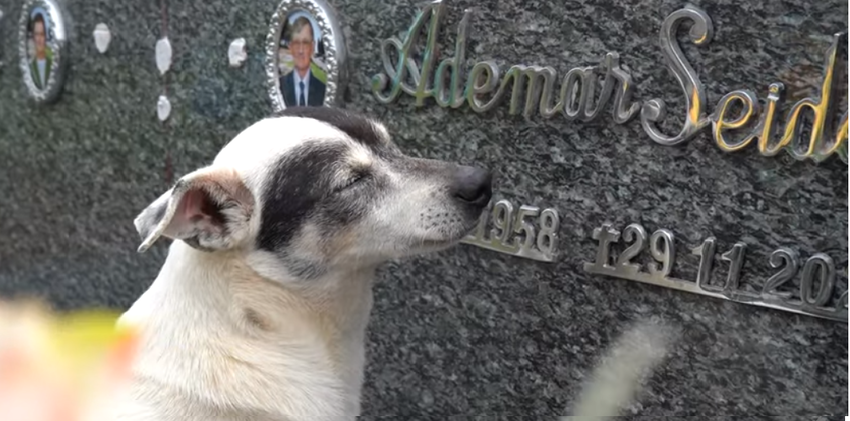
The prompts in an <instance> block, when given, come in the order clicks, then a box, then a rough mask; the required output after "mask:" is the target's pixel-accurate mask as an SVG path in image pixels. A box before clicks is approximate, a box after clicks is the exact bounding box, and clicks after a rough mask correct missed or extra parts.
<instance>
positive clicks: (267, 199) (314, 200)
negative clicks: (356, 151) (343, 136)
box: [257, 142, 346, 251]
mask: <svg viewBox="0 0 850 421" xmlns="http://www.w3.org/2000/svg"><path fill="white" fill-rule="evenodd" d="M345 153H346V149H345V145H344V144H342V143H327V142H307V143H305V144H303V145H300V146H298V147H296V148H295V149H293V150H292V151H291V152H290V153H287V154H286V155H285V156H284V157H282V158H281V159H280V161H278V162H277V165H276V166H275V168H272V171H271V176H270V177H269V179H268V181H267V184H266V187H265V191H264V192H263V201H262V203H263V210H262V219H261V221H260V232H259V235H258V237H257V245H258V246H259V247H260V248H261V249H264V250H268V251H276V250H279V249H281V248H284V247H286V246H287V245H288V244H289V242H290V241H291V240H292V237H293V236H294V235H295V234H296V231H297V230H298V229H299V228H300V227H301V226H302V225H303V223H304V221H305V220H306V219H307V217H308V216H309V215H310V214H311V213H312V212H313V211H314V210H315V208H316V206H317V205H318V204H319V203H320V202H321V201H322V199H324V198H325V197H326V196H327V195H328V194H329V193H331V190H332V188H331V180H330V179H329V172H331V170H332V168H333V165H334V164H336V163H338V162H339V161H340V160H341V159H343V157H344V156H345Z"/></svg>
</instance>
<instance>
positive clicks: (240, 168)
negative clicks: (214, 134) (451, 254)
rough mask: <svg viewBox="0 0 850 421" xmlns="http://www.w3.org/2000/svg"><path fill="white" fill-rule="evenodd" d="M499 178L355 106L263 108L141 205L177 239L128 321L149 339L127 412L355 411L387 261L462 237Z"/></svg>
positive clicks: (343, 415) (162, 232) (238, 415)
mask: <svg viewBox="0 0 850 421" xmlns="http://www.w3.org/2000/svg"><path fill="white" fill-rule="evenodd" d="M492 178H493V177H492V174H491V172H490V171H488V170H485V169H481V168H475V167H470V166H463V165H457V164H454V163H448V162H442V161H437V160H429V159H419V158H413V157H410V156H406V155H405V154H403V153H402V152H401V151H400V149H399V148H398V147H397V146H396V145H395V144H394V143H393V141H392V139H391V136H390V134H389V132H388V131H387V129H386V127H385V126H384V125H382V124H381V123H380V122H378V121H376V120H373V119H371V118H368V117H366V116H364V115H361V114H357V113H353V112H349V111H345V110H342V109H333V108H326V107H316V108H313V107H296V108H289V109H287V110H285V111H284V112H282V113H280V114H279V115H275V116H273V117H269V118H265V119H263V120H260V121H258V122H256V123H254V124H253V125H251V126H250V127H248V128H247V129H245V130H244V131H242V132H241V133H240V134H238V135H237V136H236V137H235V138H233V139H232V140H231V141H230V142H229V143H228V144H227V145H226V146H224V148H222V149H221V151H220V152H219V153H218V155H217V156H216V157H215V159H214V160H213V163H212V164H211V165H209V166H207V167H204V168H201V169H198V170H196V171H194V172H191V173H189V174H187V175H185V176H183V177H182V178H180V179H179V180H178V181H177V182H176V183H175V184H174V186H173V187H172V188H171V189H169V190H168V191H166V192H165V193H164V194H162V195H161V196H160V197H159V198H157V199H156V200H155V201H153V203H151V204H150V205H149V206H148V207H147V208H146V209H144V210H143V211H142V212H141V213H140V214H139V215H138V217H137V218H136V219H135V221H134V224H135V226H136V229H137V231H138V232H139V234H140V236H141V237H142V240H143V241H142V244H141V246H140V247H139V252H144V251H145V250H147V249H148V248H149V247H151V245H153V244H154V243H155V242H156V241H157V240H158V239H159V238H161V237H166V238H170V239H172V240H173V242H172V243H171V245H170V247H169V251H168V256H167V258H166V260H165V262H164V264H163V266H162V269H161V270H160V272H159V274H158V276H157V277H156V279H155V280H154V282H153V283H152V284H151V286H150V287H149V288H148V289H147V290H146V291H145V292H144V293H143V294H142V295H141V296H140V297H139V299H138V300H137V301H136V302H135V303H134V304H133V305H132V306H131V307H130V309H128V310H127V311H126V312H125V313H124V314H123V315H122V316H121V318H120V319H119V322H118V323H119V324H122V325H129V326H134V327H136V328H138V329H140V330H141V332H142V338H143V339H142V343H141V345H140V349H139V356H138V360H137V361H136V363H135V365H134V366H133V381H132V383H131V385H130V387H129V388H128V390H127V391H126V392H125V393H124V396H123V398H122V399H121V400H120V402H119V404H118V405H117V409H116V416H115V419H118V420H122V421H147V420H157V421H171V420H174V421H178V420H179V421H194V420H197V421H201V420H203V421H248V420H251V421H264V420H269V421H271V420H276V421H280V420H287V421H296V420H305V421H306V420H309V421H321V420H329V421H336V420H351V419H355V418H356V416H358V415H359V413H360V395H361V386H362V383H363V371H364V362H365V355H364V354H365V343H364V342H365V331H366V327H367V323H368V319H369V313H370V309H371V308H372V283H373V281H374V273H375V269H376V267H377V266H379V265H380V264H381V263H383V262H386V261H388V260H391V259H396V258H401V257H406V256H413V255H417V254H421V253H428V252H434V251H438V250H442V249H446V248H448V247H450V246H452V245H454V244H456V243H458V242H459V241H460V239H461V238H463V237H464V236H465V235H466V234H467V233H469V232H470V231H471V230H472V229H473V228H474V227H475V226H476V224H477V223H478V221H479V219H480V216H481V214H482V212H483V210H484V209H485V208H486V206H487V205H488V203H489V202H490V199H491V195H492Z"/></svg>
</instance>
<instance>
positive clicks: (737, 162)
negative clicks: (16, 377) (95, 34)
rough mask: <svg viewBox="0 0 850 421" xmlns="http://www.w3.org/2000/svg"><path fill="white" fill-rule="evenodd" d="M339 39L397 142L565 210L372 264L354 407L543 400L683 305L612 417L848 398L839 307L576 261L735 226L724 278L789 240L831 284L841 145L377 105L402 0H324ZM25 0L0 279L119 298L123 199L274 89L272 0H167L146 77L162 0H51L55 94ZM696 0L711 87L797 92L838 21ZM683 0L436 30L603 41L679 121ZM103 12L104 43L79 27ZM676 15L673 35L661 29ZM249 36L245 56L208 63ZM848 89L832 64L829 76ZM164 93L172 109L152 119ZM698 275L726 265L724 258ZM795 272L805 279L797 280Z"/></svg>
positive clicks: (25, 291) (642, 1)
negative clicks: (504, 231) (745, 140)
mask: <svg viewBox="0 0 850 421" xmlns="http://www.w3.org/2000/svg"><path fill="white" fill-rule="evenodd" d="M330 2H331V3H332V4H333V5H334V6H335V7H336V8H337V10H338V12H339V15H340V17H341V18H342V21H343V22H342V24H343V27H344V31H345V34H346V37H347V42H348V47H349V51H350V53H349V63H348V64H349V66H350V67H349V72H350V74H351V78H350V82H349V84H348V88H347V90H346V91H345V93H344V97H343V99H344V101H343V103H344V106H345V107H346V108H349V109H353V110H358V111H361V112H365V113H368V114H371V115H373V116H376V117H378V118H380V119H382V120H384V121H385V122H386V124H387V125H388V126H389V128H390V129H391V131H392V132H393V133H394V136H395V139H396V141H397V143H398V144H399V145H400V146H401V147H402V148H403V149H404V150H405V151H406V152H408V153H410V154H412V155H416V156H422V157H429V158H440V159H446V160H454V161H459V162H462V163H466V164H470V163H471V164H477V165H483V166H487V167H490V168H492V169H493V170H494V171H495V172H496V173H497V174H498V178H497V182H496V191H497V198H507V199H510V200H512V201H513V202H514V203H515V204H516V205H519V204H530V205H536V206H540V207H553V208H556V209H558V210H559V211H560V213H561V215H562V216H561V218H562V222H561V230H560V235H561V239H560V252H559V255H558V259H557V261H556V262H555V263H540V262H533V261H529V260H523V259H519V258H513V257H509V256H505V255H501V254H496V253H493V252H489V251H485V250H482V249H478V248H475V247H472V246H467V245H463V246H460V247H457V248H454V249H452V250H447V251H444V252H441V253H437V254H433V255H428V256H424V257H420V258H415V259H408V260H405V261H399V262H392V263H390V264H387V265H386V266H385V267H383V268H382V269H381V270H380V272H379V273H380V279H379V282H378V284H377V286H376V290H375V295H376V297H375V308H374V311H373V319H372V324H371V326H370V331H369V343H368V368H367V375H366V387H365V392H364V393H365V396H364V408H363V409H364V414H363V417H362V418H363V419H364V420H383V419H386V420H401V419H423V420H425V419H435V420H436V419H440V420H442V419H457V420H460V419H463V420H467V419H481V420H485V419H486V420H501V419H505V420H507V419H555V417H556V416H559V415H566V414H568V413H569V412H570V408H571V404H572V403H573V402H574V401H575V399H576V398H577V397H578V394H579V391H580V390H581V388H582V386H583V382H584V381H585V380H586V377H587V376H588V375H589V374H590V373H591V371H592V369H593V367H594V365H595V364H596V363H597V362H598V360H599V358H600V355H602V353H603V352H604V350H605V349H606V347H607V346H608V345H610V344H611V343H612V342H613V341H614V340H615V338H616V337H617V335H618V334H619V333H621V332H622V331H623V329H625V328H626V327H627V326H628V325H629V324H630V323H631V322H632V321H634V320H636V319H641V318H646V319H654V320H659V321H664V322H666V323H668V324H670V325H673V326H675V327H676V328H677V329H678V330H679V333H680V335H679V340H678V341H677V342H676V343H674V345H673V346H672V349H671V355H670V357H669V358H668V359H667V360H666V361H665V362H664V363H663V364H662V365H661V366H660V367H659V368H658V370H657V371H656V372H655V373H654V375H653V376H651V377H649V378H648V379H647V381H646V384H645V387H644V388H643V389H642V391H641V393H640V396H639V397H640V399H639V401H638V402H636V403H633V404H632V405H631V406H629V407H628V408H626V410H625V411H624V415H626V416H627V418H628V419H634V420H650V419H658V418H659V417H662V416H665V417H668V416H669V417H677V418H678V417H689V419H718V420H720V419H731V418H732V417H735V419H768V418H770V419H785V418H787V419H812V420H815V419H817V420H827V419H828V420H833V419H841V417H842V416H843V415H846V410H847V404H848V401H847V396H848V390H847V346H846V344H847V324H843V323H836V322H831V321H825V320H819V319H815V318H811V317H804V316H799V315H795V314H791V313H786V312H781V311H776V310H770V309H762V308H755V307H749V306H745V305H741V304H736V303H731V302H726V301H722V300H716V299H711V298H705V297H699V296H694V295H690V294H687V293H682V292H675V291H671V290H666V289H663V288H660V287H654V286H648V285H641V284H637V283H634V282H629V281H624V280H617V279H610V278H604V277H600V276H591V275H588V274H585V273H583V271H582V264H583V263H584V262H589V261H592V259H593V258H594V253H595V242H594V241H593V240H592V239H591V238H590V234H591V232H592V230H593V228H595V227H596V226H598V225H599V224H601V223H603V222H606V221H608V222H612V223H614V224H615V225H616V226H617V227H618V228H620V229H622V228H623V227H625V225H627V224H628V223H631V222H639V223H642V224H643V225H644V226H645V227H646V228H647V230H649V231H650V232H652V231H654V230H655V229H658V228H667V229H670V230H672V231H673V232H674V233H675V235H676V238H677V244H678V249H677V252H678V254H679V256H681V257H680V258H679V259H678V261H679V263H678V264H677V266H676V269H675V271H676V272H675V273H676V274H677V276H678V277H680V278H685V279H694V276H695V273H696V264H697V258H696V257H695V256H691V255H690V254H689V252H690V248H692V247H695V246H697V245H699V244H700V243H701V241H702V240H703V239H704V238H706V237H708V236H709V235H714V236H716V237H717V241H718V249H719V250H723V251H725V250H727V249H728V248H729V247H731V245H732V244H734V243H735V242H736V241H744V242H746V243H747V247H748V251H747V253H748V254H747V256H748V259H747V261H746V264H745V266H744V272H743V273H744V275H743V278H742V282H744V283H745V284H746V285H750V286H752V285H762V284H763V283H764V281H765V279H766V278H767V277H768V276H769V275H770V274H772V273H774V271H775V269H772V268H771V267H770V266H769V264H768V256H769V253H770V252H771V251H772V250H774V249H776V248H778V247H781V246H790V247H795V248H797V249H798V250H799V252H800V254H801V256H803V257H804V258H806V257H808V256H810V255H812V254H813V253H815V252H825V253H828V254H829V255H830V256H832V258H833V259H834V260H835V263H836V265H837V267H838V272H839V276H838V277H839V282H838V283H839V287H840V288H846V287H847V251H848V249H847V218H848V214H847V195H846V192H847V166H846V165H845V164H843V163H841V162H840V161H838V160H837V159H832V160H830V161H827V162H824V163H822V164H820V165H815V164H813V163H811V162H796V161H794V160H793V159H791V158H790V157H788V156H787V155H786V154H781V155H779V156H777V157H772V158H767V157H762V156H760V155H758V154H757V152H756V151H755V150H754V149H753V148H748V149H747V150H744V151H741V152H736V153H731V154H726V153H723V152H721V151H720V150H719V149H718V148H717V147H716V146H715V145H714V144H713V142H712V141H711V139H710V138H709V137H708V136H707V135H705V134H703V135H700V136H698V137H697V138H696V139H694V140H693V141H690V142H687V143H686V144H683V145H680V146H676V147H664V146H660V145H656V144H654V143H652V142H651V140H650V139H649V138H648V137H647V136H646V134H645V133H644V132H643V131H642V129H641V128H640V125H639V123H638V121H637V120H633V121H631V122H629V123H627V124H625V125H615V124H613V122H612V121H611V117H610V114H609V113H607V112H606V114H604V115H603V117H602V118H600V119H599V120H598V121H596V122H594V123H579V122H568V121H566V120H564V119H563V117H558V116H556V117H554V118H552V119H548V120H547V119H543V118H540V117H539V116H533V117H531V118H530V119H524V118H522V117H519V116H511V115H509V114H508V113H507V107H506V106H504V105H503V106H500V107H498V108H497V109H495V110H493V111H491V112H488V113H484V114H477V113H474V112H472V111H470V110H469V109H468V108H467V107H466V106H463V107H461V108H460V109H457V110H445V109H441V108H439V107H437V106H436V105H435V104H434V103H433V101H432V100H429V101H428V104H427V105H426V107H423V108H416V107H415V106H414V102H413V99H412V98H410V97H402V98H401V99H400V100H399V101H398V102H397V103H395V104H392V105H389V106H387V105H383V104H380V103H378V101H376V99H375V97H374V96H373V94H372V93H371V91H370V80H371V77H372V76H373V75H374V74H375V73H377V72H378V71H379V70H380V67H379V45H380V44H379V42H380V40H381V39H384V38H387V37H390V36H393V35H397V34H399V32H400V31H403V30H406V28H407V26H408V24H409V23H410V21H411V19H412V17H413V16H414V14H415V13H416V12H417V4H415V3H413V2H403V1H398V0H395V1H391V0H381V1H368V2H365V1H356V0H331V1H330ZM20 3H22V2H19V1H11V0H0V10H2V11H3V12H4V13H5V18H4V19H3V20H2V21H0V58H2V60H3V62H4V63H5V65H4V66H3V67H0V193H2V194H0V216H2V217H0V233H2V234H0V296H4V297H9V296H22V295H38V296H41V297H44V298H46V299H48V300H50V301H51V302H52V303H54V304H55V305H56V306H57V307H58V308H62V309H70V308H79V307H84V306H94V305H98V306H110V307H116V308H126V307H128V306H129V305H130V304H131V303H132V302H133V301H134V300H135V299H136V298H137V297H138V296H139V295H140V294H141V293H142V291H143V290H144V289H145V288H146V287H147V286H148V285H149V284H150V282H151V281H152V280H153V278H154V277H155V276H156V273H157V271H158V269H159V265H160V264H161V263H162V261H163V259H164V256H165V252H166V245H165V244H164V243H161V244H159V245H158V246H156V247H154V248H153V249H151V250H150V251H149V252H148V253H146V254H141V255H140V254H137V253H136V252H135V249H136V247H137V246H138V242H139V239H138V237H137V235H136V233H135V230H134V228H133V225H132V220H133V218H134V217H135V216H136V215H137V214H138V212H139V211H140V210H141V209H143V208H144V207H145V206H146V205H147V204H148V203H150V201H152V200H153V199H154V198H156V197H157V196H158V195H159V194H160V193H162V192H163V191H164V190H165V189H167V188H168V186H169V182H170V180H171V178H170V177H171V176H170V173H172V172H173V176H174V177H179V176H180V175H181V174H185V173H187V172H189V171H191V170H193V169H195V168H197V167H199V166H202V165H205V164H207V163H208V162H210V161H211V160H212V158H213V157H214V155H215V154H216V152H217V151H218V149H219V148H220V147H221V146H223V145H224V144H225V143H226V142H227V141H228V140H229V139H230V138H232V137H233V136H234V135H235V134H237V133H238V132H239V131H240V130H242V129H244V128H245V127H247V126H248V125H249V124H251V123H252V122H254V121H256V120H258V119H260V118H262V117H264V116H266V115H267V114H268V113H270V110H271V104H270V101H269V100H268V99H267V98H266V96H265V86H264V76H263V69H262V66H263V57H262V55H261V50H262V45H263V42H264V37H265V34H266V26H267V22H268V19H269V18H270V16H271V13H272V11H273V9H274V7H275V6H276V3H275V2H274V1H270V0H261V1H252V2H241V1H230V0H228V1H222V0H216V1H200V0H193V1H173V2H170V4H169V5H168V16H169V19H168V23H167V25H166V26H165V28H166V29H167V30H168V33H169V38H170V39H171V42H172V45H173V48H174V53H175V58H174V65H173V67H172V69H171V71H170V72H169V73H168V74H167V76H165V77H164V78H162V77H160V76H159V75H158V72H157V71H156V65H155V62H154V44H155V42H156V40H157V39H158V38H159V37H160V36H161V34H162V31H163V26H162V24H161V21H160V15H161V14H160V6H159V4H158V3H157V2H151V1H140V0H128V1H121V2H115V1H107V0H89V1H82V0H67V3H66V7H67V9H68V10H69V11H70V12H71V13H72V14H73V18H74V26H73V28H72V29H73V33H74V35H75V39H74V41H73V43H72V45H71V51H70V58H71V60H72V63H71V66H70V74H69V77H68V81H67V83H66V86H65V91H64V93H63V94H62V97H61V98H60V100H59V101H58V102H57V103H55V104H53V105H49V106H41V107H39V106H34V105H32V104H31V103H30V102H29V101H28V99H27V97H26V95H25V92H24V90H23V87H22V82H21V74H20V71H19V70H18V68H17V65H16V63H17V61H16V60H17V58H18V57H17V41H18V40H17V29H16V25H17V19H18V15H19V13H20V7H21V4H20ZM694 4H696V5H697V6H699V7H701V8H703V9H704V10H706V11H707V12H708V13H709V15H710V16H711V18H712V19H713V22H714V28H715V34H716V35H715V39H714V41H713V42H712V43H710V44H709V45H708V46H706V47H701V48H696V47H693V46H692V45H685V48H684V50H685V52H686V54H687V55H688V58H689V60H690V62H691V64H692V65H693V66H694V68H695V69H696V70H697V71H698V73H699V75H700V78H701V80H702V81H703V83H705V86H706V92H707V95H708V104H709V107H710V110H713V108H714V104H716V102H717V100H719V99H720V97H721V96H722V95H723V94H725V93H727V92H729V91H731V90H734V89H740V88H749V89H753V90H754V91H755V92H757V93H758V95H759V97H760V98H764V97H765V96H766V91H767V85H768V84H769V83H771V82H774V81H782V82H784V83H785V84H786V85H787V86H789V101H794V100H796V99H799V98H801V97H803V96H805V95H811V94H816V87H817V85H818V84H819V83H820V80H821V73H822V64H821V63H823V54H824V52H825V51H826V49H827V47H828V46H829V43H830V36H831V35H832V34H834V33H836V32H839V31H846V30H847V7H848V6H847V3H846V2H841V1H838V0H827V1H818V2H810V1H805V0H783V1H778V0H770V1H764V2H762V1H726V0H723V1H698V2H695V3H694ZM683 6H684V3H683V2H679V1H671V0H628V1H620V2H612V1H604V0H582V1H568V2H562V1H552V0H539V1H521V0H504V1H495V2H494V1H483V2H475V1H471V0H464V1H455V2H450V3H448V5H447V7H448V9H447V14H446V19H445V24H444V25H443V33H442V34H441V38H440V40H439V43H440V45H441V46H442V48H443V54H444V55H450V54H453V52H452V50H453V45H454V34H455V24H456V23H457V22H458V21H459V20H460V17H461V15H462V11H463V10H464V9H466V8H469V7H474V8H475V9H476V12H475V15H474V16H473V19H472V22H471V32H470V43H469V47H468V51H467V57H468V58H469V60H468V65H471V64H473V63H474V62H477V61H481V60H485V59H494V60H496V61H497V62H498V63H499V64H500V65H501V66H503V68H505V67H506V66H509V65H511V64H526V65H550V66H553V67H555V68H556V69H557V70H558V72H559V74H561V75H563V74H564V73H566V71H567V70H568V69H570V68H572V67H577V66H587V65H593V64H596V63H598V62H599V60H600V59H601V58H602V56H603V55H604V53H606V52H608V51H617V52H619V53H620V56H621V62H622V63H623V64H624V67H626V68H628V69H629V71H630V72H631V73H632V76H633V78H634V81H635V83H636V93H635V99H636V100H638V101H646V100H648V99H651V98H662V99H664V100H665V101H666V102H667V104H668V107H669V113H668V119H667V121H666V122H665V124H664V125H663V127H664V128H665V129H666V130H667V132H668V133H673V132H674V131H677V130H678V127H679V125H680V123H681V121H682V116H683V115H684V108H683V107H684V101H683V96H682V93H681V92H680V91H679V88H678V86H677V85H676V83H675V81H674V79H673V76H672V74H671V73H670V72H669V71H668V70H667V68H666V67H665V66H664V65H663V64H662V63H663V56H662V53H661V50H660V48H659V47H658V41H657V39H658V30H659V28H660V25H661V22H662V20H663V19H664V17H666V16H667V15H668V14H669V13H671V12H673V11H674V10H676V9H678V8H681V7H683ZM98 22H105V23H106V24H108V25H109V27H110V29H111V30H112V31H113V40H112V43H111V45H110V48H109V51H108V52H107V53H106V54H99V53H98V52H97V51H96V49H95V46H94V42H93V40H92V37H91V31H92V30H93V29H94V26H95V25H96V24H97V23H98ZM680 35H681V37H680V39H681V40H683V42H684V40H685V34H684V33H682V34H680ZM237 37H244V38H245V39H246V41H247V46H248V54H249V55H248V60H247V62H246V63H245V65H244V66H243V67H242V68H238V69H233V68H229V67H228V66H227V55H226V51H227V46H228V44H229V42H230V41H231V40H232V39H233V38H237ZM841 83H842V84H843V85H842V89H841V91H842V96H841V98H842V99H841V101H842V102H843V103H844V104H846V101H847V99H846V98H847V97H846V90H847V82H846V78H844V79H842V80H841ZM162 92H167V95H168V96H169V98H170V99H171V103H172V107H173V111H172V115H171V118H170V119H169V121H168V122H167V123H166V124H160V123H159V122H158V121H157V119H156V99H157V97H158V95H160V94H161V93H162ZM717 266H718V269H717V271H716V273H715V274H714V275H715V278H716V279H718V280H719V279H722V278H721V277H723V276H725V270H726V269H725V268H726V266H725V265H723V264H721V263H720V262H719V261H718V264H717ZM795 282H798V281H796V280H795Z"/></svg>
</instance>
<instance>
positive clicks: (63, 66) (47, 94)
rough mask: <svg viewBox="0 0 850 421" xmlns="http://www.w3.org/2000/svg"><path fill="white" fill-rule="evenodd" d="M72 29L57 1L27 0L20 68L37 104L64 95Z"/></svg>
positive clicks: (20, 40)
mask: <svg viewBox="0 0 850 421" xmlns="http://www.w3.org/2000/svg"><path fill="white" fill-rule="evenodd" d="M70 27H71V22H70V18H69V16H68V14H67V13H66V12H65V9H64V8H63V7H62V5H61V3H59V2H58V1H56V0H27V1H26V2H25V3H24V5H23V8H22V9H21V16H20V20H19V22H18V57H20V66H19V67H20V69H21V73H22V76H23V79H24V86H25V87H26V89H27V92H28V93H29V95H30V97H32V99H33V100H35V102H37V103H48V102H52V101H54V100H55V99H57V98H58V97H59V94H60V93H61V92H62V87H63V85H64V83H65V77H66V73H67V69H68V63H67V62H68V58H67V57H66V56H67V55H68V52H67V50H68V45H69V39H70V33H69V28H70ZM39 49H41V51H42V53H41V54H43V57H41V58H39V57H38V55H39V53H38V50H39Z"/></svg>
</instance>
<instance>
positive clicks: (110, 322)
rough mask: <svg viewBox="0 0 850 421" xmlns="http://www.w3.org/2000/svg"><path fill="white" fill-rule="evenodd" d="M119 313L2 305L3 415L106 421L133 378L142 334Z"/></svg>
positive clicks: (24, 419) (31, 420)
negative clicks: (59, 311)
mask: <svg viewBox="0 0 850 421" xmlns="http://www.w3.org/2000/svg"><path fill="white" fill-rule="evenodd" d="M117 317H118V314H116V313H111V312H105V311H81V312H74V313H69V314H65V315H58V314H54V313H51V312H49V311H48V310H47V309H46V308H45V307H43V306H41V305H39V304H36V303H9V302H5V303H4V302H0V420H3V421H98V420H100V419H106V418H104V416H105V415H108V414H107V412H106V411H108V408H109V404H110V403H112V402H114V401H115V400H116V399H117V398H118V393H120V391H121V389H122V386H123V385H124V384H126V383H127V382H128V381H129V378H130V369H131V363H132V361H133V358H134V356H135V354H136V346H137V343H138V338H139V335H138V334H137V332H136V331H135V330H132V329H131V328H128V327H116V325H115V321H116V320H117Z"/></svg>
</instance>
